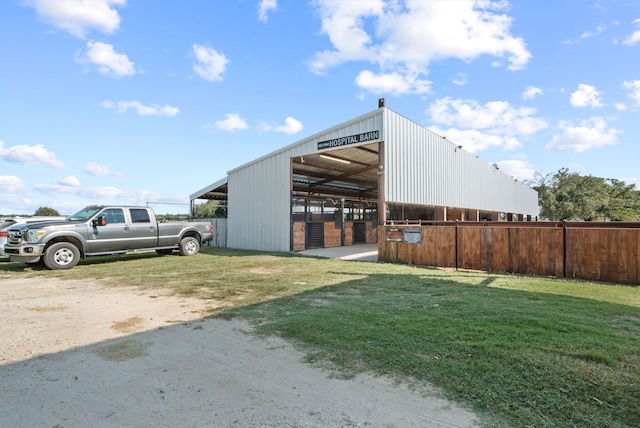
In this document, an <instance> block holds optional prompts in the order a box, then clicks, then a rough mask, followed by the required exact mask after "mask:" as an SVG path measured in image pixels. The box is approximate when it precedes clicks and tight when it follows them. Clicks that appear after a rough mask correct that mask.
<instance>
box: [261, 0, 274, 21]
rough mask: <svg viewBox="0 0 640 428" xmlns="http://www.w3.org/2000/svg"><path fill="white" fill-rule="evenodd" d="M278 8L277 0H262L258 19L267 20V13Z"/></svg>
mask: <svg viewBox="0 0 640 428" xmlns="http://www.w3.org/2000/svg"><path fill="white" fill-rule="evenodd" d="M277 8H278V2H277V0H260V3H258V20H259V21H262V22H267V14H268V13H269V12H271V11H274V10H276V9H277Z"/></svg>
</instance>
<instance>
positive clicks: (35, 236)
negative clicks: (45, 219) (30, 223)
mask: <svg viewBox="0 0 640 428" xmlns="http://www.w3.org/2000/svg"><path fill="white" fill-rule="evenodd" d="M45 233H47V232H46V231H45V230H41V229H40V230H28V231H27V242H28V243H29V244H35V243H36V242H38V241H39V240H40V238H42V237H43V236H44V235H45Z"/></svg>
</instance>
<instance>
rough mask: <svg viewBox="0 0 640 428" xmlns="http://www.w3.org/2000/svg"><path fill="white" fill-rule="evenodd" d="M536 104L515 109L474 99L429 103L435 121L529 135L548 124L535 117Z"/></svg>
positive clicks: (509, 133) (495, 102)
mask: <svg viewBox="0 0 640 428" xmlns="http://www.w3.org/2000/svg"><path fill="white" fill-rule="evenodd" d="M536 112H537V110H536V109H535V108H532V107H520V108H515V107H513V106H512V105H511V104H509V103H508V102H506V101H490V102H488V103H486V104H484V105H480V104H478V103H477V102H476V101H473V100H460V99H456V100H453V99H451V98H448V97H447V98H442V99H440V100H436V101H434V102H433V103H431V105H430V106H429V110H428V113H429V114H430V115H431V119H432V120H433V121H434V122H437V123H441V124H445V125H451V126H456V127H461V128H467V129H484V130H491V133H494V134H505V135H514V134H519V135H529V134H533V133H535V132H538V131H540V130H542V129H545V128H546V127H547V123H546V122H545V121H544V120H542V119H539V118H537V117H534V116H533V115H534V114H536Z"/></svg>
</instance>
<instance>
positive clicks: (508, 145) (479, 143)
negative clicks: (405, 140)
mask: <svg viewBox="0 0 640 428" xmlns="http://www.w3.org/2000/svg"><path fill="white" fill-rule="evenodd" d="M429 129H430V130H431V131H433V132H435V133H436V134H438V135H441V136H443V137H445V138H446V139H447V140H449V141H451V142H452V143H453V144H455V145H457V146H458V145H460V146H462V147H463V148H464V150H466V151H468V152H469V153H478V152H481V151H484V150H487V149H489V148H491V147H503V148H504V149H506V150H512V149H516V148H518V147H520V146H521V144H520V142H519V141H518V140H517V139H515V138H511V137H506V136H500V135H492V134H489V133H486V132H481V131H478V130H475V129H466V130H464V129H457V128H448V129H444V128H439V127H437V126H430V127H429Z"/></svg>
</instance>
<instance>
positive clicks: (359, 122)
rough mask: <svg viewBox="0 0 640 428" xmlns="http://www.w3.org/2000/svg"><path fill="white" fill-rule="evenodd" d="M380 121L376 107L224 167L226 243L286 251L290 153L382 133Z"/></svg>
mask: <svg viewBox="0 0 640 428" xmlns="http://www.w3.org/2000/svg"><path fill="white" fill-rule="evenodd" d="M382 125H383V114H382V110H375V111H373V112H371V113H368V114H366V115H363V116H360V117H358V118H356V119H353V120H351V121H349V122H345V123H343V124H341V125H338V126H335V127H333V128H330V129H328V130H327V131H324V132H321V133H317V134H315V135H313V136H311V137H309V138H306V139H304V140H300V141H298V142H297V143H294V144H292V145H290V146H287V147H284V148H283V149H281V150H279V151H276V152H273V153H271V154H268V155H266V156H263V157H261V158H259V159H256V160H255V161H253V162H250V163H248V164H245V165H242V166H240V167H238V168H236V169H233V170H231V171H229V173H228V174H229V178H228V186H229V196H228V214H229V220H228V245H229V247H230V248H239V249H254V250H262V251H289V249H290V236H291V226H290V188H289V172H290V158H291V157H294V156H302V155H306V154H310V153H317V152H318V150H317V143H318V142H320V141H326V140H331V139H334V138H339V137H344V136H348V135H354V134H359V133H364V132H370V131H376V130H379V131H381V134H382V131H383V129H382ZM323 151H324V150H323Z"/></svg>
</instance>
